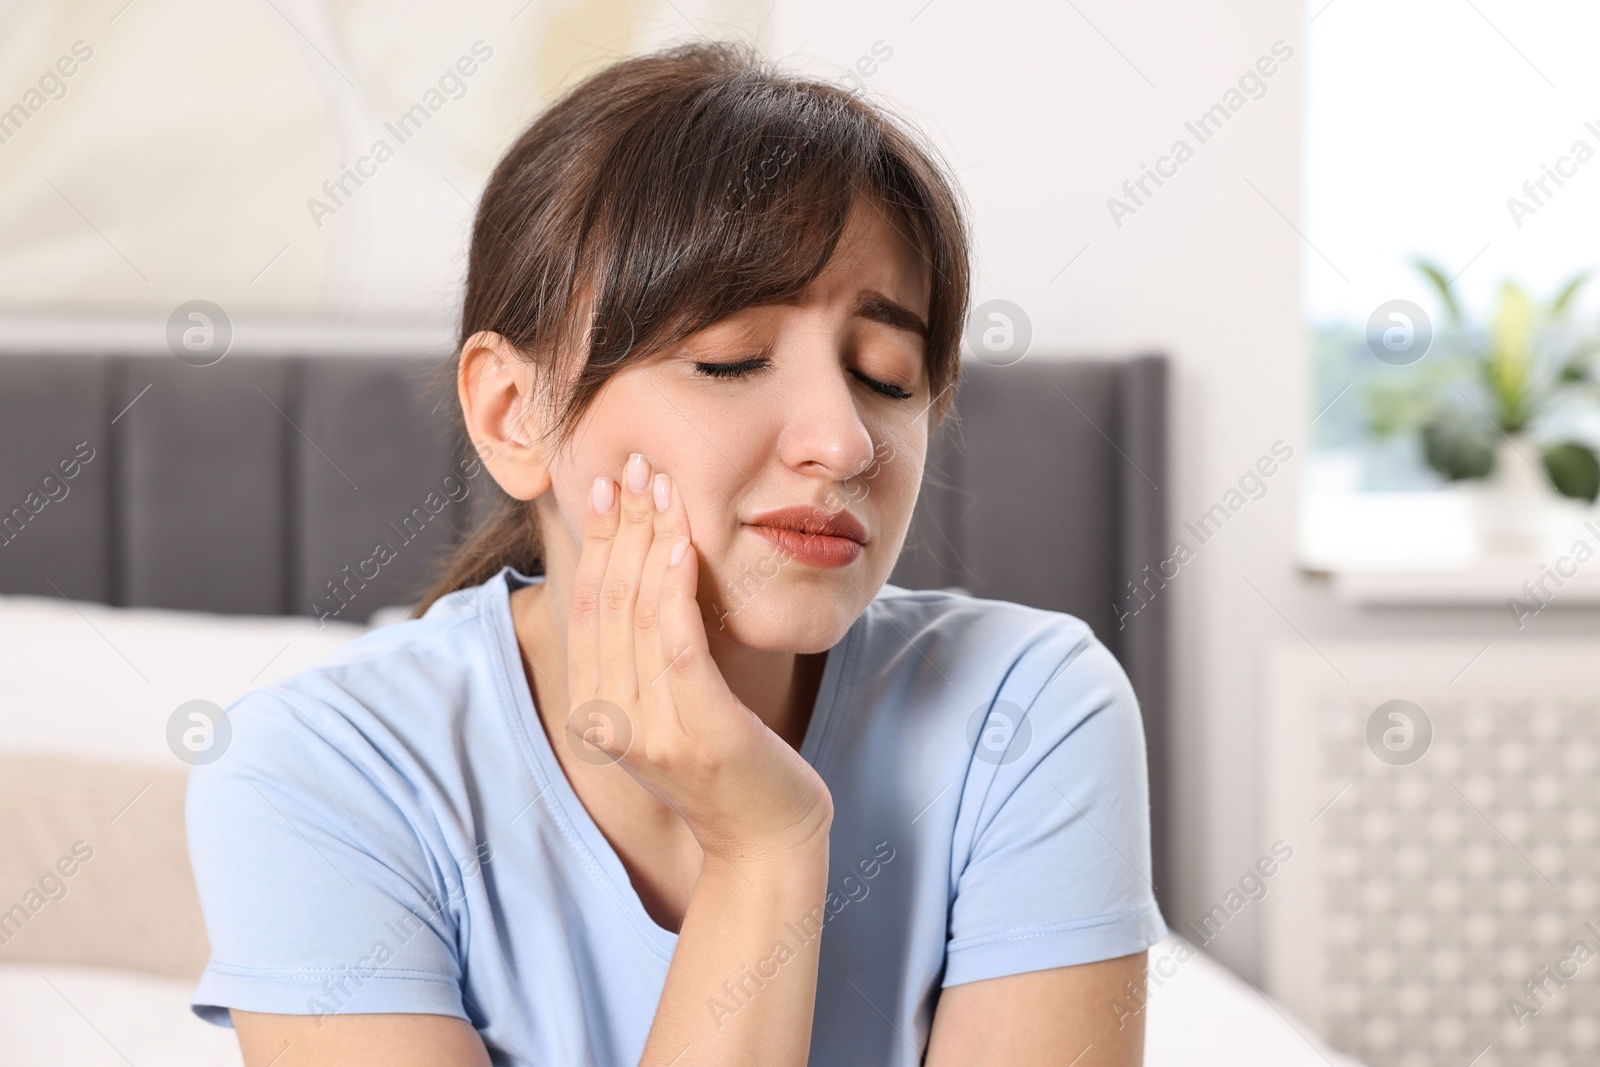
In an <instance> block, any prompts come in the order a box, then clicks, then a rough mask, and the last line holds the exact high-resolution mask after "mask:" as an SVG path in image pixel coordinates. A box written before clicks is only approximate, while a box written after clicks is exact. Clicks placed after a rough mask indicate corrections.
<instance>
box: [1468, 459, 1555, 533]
mask: <svg viewBox="0 0 1600 1067" xmlns="http://www.w3.org/2000/svg"><path fill="white" fill-rule="evenodd" d="M1473 489H1474V493H1475V496H1476V497H1477V499H1476V504H1477V511H1478V529H1479V533H1480V534H1481V536H1482V539H1483V550H1484V552H1486V553H1488V554H1490V555H1498V556H1508V555H1510V556H1536V555H1538V554H1539V547H1540V540H1541V537H1542V534H1543V530H1544V519H1545V514H1546V512H1547V511H1548V510H1549V508H1550V504H1551V501H1552V499H1553V498H1554V497H1555V495H1556V493H1555V491H1554V490H1553V489H1551V487H1550V483H1549V482H1548V481H1547V480H1546V478H1545V472H1544V460H1543V459H1542V458H1540V450H1539V446H1538V445H1537V444H1536V443H1534V442H1533V441H1531V440H1529V439H1528V438H1527V437H1525V436H1523V435H1522V434H1509V435H1505V436H1502V437H1501V438H1500V440H1499V442H1498V443H1497V444H1496V445H1495V450H1494V469H1493V470H1492V471H1490V472H1489V476H1488V477H1487V478H1484V479H1482V480H1481V481H1480V482H1478V483H1477V484H1476V485H1475V486H1474V487H1473Z"/></svg>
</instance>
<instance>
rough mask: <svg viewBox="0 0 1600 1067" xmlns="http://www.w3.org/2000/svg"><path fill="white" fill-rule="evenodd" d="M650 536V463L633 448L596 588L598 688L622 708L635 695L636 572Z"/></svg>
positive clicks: (652, 523) (652, 521) (652, 522)
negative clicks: (600, 580)
mask: <svg viewBox="0 0 1600 1067" xmlns="http://www.w3.org/2000/svg"><path fill="white" fill-rule="evenodd" d="M654 536H655V504H654V503H653V502H652V501H651V498H650V463H649V461H648V460H646V459H645V458H644V456H642V455H640V454H639V453H638V452H635V453H633V454H632V455H631V456H629V457H628V463H627V465H626V466H625V467H624V468H623V477H622V499H621V503H620V505H619V515H618V519H617V534H616V537H615V538H614V539H613V540H612V542H611V553H610V556H609V557H608V558H607V560H606V573H605V577H604V578H603V579H602V585H601V590H600V691H601V693H602V694H603V695H604V696H606V697H608V698H610V699H612V700H615V701H617V702H618V703H620V704H622V706H623V707H631V706H632V705H633V702H634V700H635V699H636V698H637V697H638V695H639V667H638V663H637V661H636V660H635V659H634V653H633V634H634V610H635V607H636V605H637V602H638V598H639V576H640V574H641V573H642V572H643V570H644V558H645V554H646V553H647V552H648V551H649V549H650V541H651V539H652V538H653V537H654Z"/></svg>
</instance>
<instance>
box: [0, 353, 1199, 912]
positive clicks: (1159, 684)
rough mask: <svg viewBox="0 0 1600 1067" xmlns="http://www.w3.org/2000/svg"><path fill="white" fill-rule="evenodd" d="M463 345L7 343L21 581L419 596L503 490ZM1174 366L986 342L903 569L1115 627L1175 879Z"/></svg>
mask: <svg viewBox="0 0 1600 1067" xmlns="http://www.w3.org/2000/svg"><path fill="white" fill-rule="evenodd" d="M440 366H441V360H440V359H419V358H416V357H412V356H384V357H373V356H351V355H315V354H311V355H307V354H285V355H274V356H268V355H252V356H246V355H230V356H228V357H227V358H226V359H223V360H221V361H220V362H218V363H216V364H213V365H211V366H207V367H195V366H191V365H189V364H186V363H183V362H180V361H179V360H177V359H175V358H173V357H171V356H150V355H116V354H88V353H82V354H79V353H60V352H56V353H52V354H49V355H38V356H29V355H15V354H13V355H0V593H30V594H38V595H44V596H56V595H60V596H64V597H68V598H71V599H83V600H92V601H100V602H103V603H107V604H114V605H129V606H142V607H164V608H178V609H189V610H200V611H214V612H226V613H251V614H327V615H334V616H336V617H339V618H341V619H348V620H355V621H360V620H364V619H365V618H366V617H367V616H368V615H369V614H370V613H371V612H372V611H373V610H374V609H376V608H379V607H383V606H387V605H395V604H402V603H406V602H408V601H409V600H411V599H412V598H414V597H415V596H416V595H417V593H418V592H420V590H421V588H422V586H423V584H424V583H425V582H426V581H427V579H428V577H429V576H430V574H431V571H432V568H433V567H434V566H435V565H436V564H437V562H438V561H439V558H440V556H441V553H442V552H443V551H444V549H445V548H446V547H447V546H448V544H449V543H450V542H451V541H452V540H453V539H454V538H456V537H458V536H460V535H461V534H462V533H463V532H465V531H466V530H467V529H468V528H469V527H470V524H471V523H472V522H473V521H474V519H475V517H477V516H479V515H481V514H482V513H483V511H484V508H483V502H484V501H486V500H489V499H491V497H492V494H495V493H497V492H498V490H497V489H496V488H495V487H494V486H493V484H492V482H490V480H489V478H488V476H487V475H486V474H483V473H480V474H478V476H477V477H475V478H472V479H470V480H469V479H465V478H463V477H462V475H461V471H460V469H459V468H458V467H457V463H458V460H459V459H460V454H459V453H458V451H457V447H458V446H457V443H456V442H455V441H454V440H453V439H452V437H451V434H450V433H449V430H448V426H449V421H448V419H447V418H446V417H445V415H446V412H447V411H448V408H447V407H446V405H448V404H451V403H453V402H454V399H453V389H451V388H449V387H448V386H447V387H445V388H440V387H439V385H438V373H437V372H438V371H439V369H440ZM430 382H432V383H433V384H430ZM1166 391H1167V362H1166V360H1165V358H1164V357H1161V356H1142V357H1139V358H1135V359H1129V360H1051V359H1045V358H1041V357H1037V356H1035V357H1034V358H1031V359H1028V360H1025V361H1023V362H1021V363H1018V364H1015V365H1012V366H1009V367H1005V368H996V367H991V366H988V365H985V364H982V363H975V362H971V361H969V362H968V364H967V365H966V367H965V368H964V370H963V376H962V382H961V385H960V387H959V389H958V391H957V397H956V410H957V413H958V415H959V418H958V419H953V420H949V421H947V422H946V424H945V425H944V426H943V427H942V428H941V430H940V431H939V433H938V434H937V436H936V438H935V440H934V441H933V442H932V445H931V448H930V453H929V457H928V464H927V473H926V476H925V479H924V485H923V490H922V494H921V496H920V498H919V500H918V503H917V511H916V514H915V516H914V518H913V521H912V526H911V531H910V534H909V535H908V537H907V540H906V546H905V550H904V552H903V553H902V555H901V558H900V561H899V563H898V564H897V566H896V568H895V571H894V573H893V575H892V576H891V578H890V580H891V581H893V582H895V583H896V584H899V585H903V586H907V587H911V588H932V587H942V586H961V587H964V588H965V589H967V590H969V591H970V592H972V593H973V594H975V595H978V596H985V597H994V598H998V599H1003V600H1013V601H1017V602H1021V603H1027V604H1033V605H1036V606H1039V607H1043V608H1050V609H1054V610H1060V611H1067V612H1071V613H1072V614H1074V615H1077V616H1079V617H1081V618H1083V619H1084V620H1085V621H1087V622H1088V623H1089V624H1090V625H1092V626H1093V627H1094V630H1095V632H1096V633H1097V634H1098V635H1100V637H1101V639H1102V640H1104V641H1105V642H1106V644H1107V645H1108V646H1109V647H1110V648H1111V650H1112V651H1113V652H1114V653H1116V655H1117V657H1118V659H1119V660H1120V661H1121V662H1122V664H1123V666H1124V667H1125V668H1126V670H1127V672H1128V674H1129V677H1130V678H1131V679H1132V681H1133V685H1134V688H1135V690H1136V691H1137V692H1138V695H1139V699H1140V703H1141V705H1142V708H1143V712H1144V717H1145V731H1146V736H1147V738H1148V741H1149V745H1150V766H1151V793H1152V804H1153V811H1154V813H1155V833H1156V836H1155V872H1156V883H1157V887H1158V895H1159V896H1160V897H1161V898H1162V902H1163V904H1166V903H1167V900H1166V892H1165V889H1166V885H1165V883H1166V879H1165V878H1164V877H1163V875H1164V873H1165V872H1167V871H1169V870H1170V869H1171V868H1170V866H1169V863H1170V859H1171V842H1170V840H1169V836H1168V835H1169V834H1170V827H1171V826H1172V825H1173V820H1172V819H1171V818H1170V816H1169V815H1168V803H1169V797H1170V792H1169V774H1168V767H1169V766H1170V761H1169V758H1168V750H1167V741H1168V738H1169V737H1170V736H1171V731H1170V730H1169V729H1168V728H1167V715H1168V708H1169V703H1168V692H1167V684H1168V654H1167V648H1168V638H1167V626H1168V614H1167V607H1168V605H1167V598H1165V597H1161V596H1156V597H1154V598H1153V599H1152V600H1151V601H1150V603H1149V604H1147V605H1146V606H1144V607H1143V608H1142V609H1141V610H1140V611H1139V612H1138V614H1137V616H1135V617H1132V618H1130V619H1128V620H1127V623H1126V625H1125V626H1123V627H1122V628H1120V629H1119V618H1118V612H1117V610H1116V608H1115V607H1114V604H1118V603H1121V604H1127V603H1129V602H1130V598H1129V596H1128V594H1127V592H1126V589H1127V583H1128V582H1129V581H1130V580H1136V578H1137V576H1138V574H1139V571H1140V570H1141V569H1142V568H1143V567H1144V566H1145V565H1146V564H1150V563H1155V562H1156V561H1159V560H1161V559H1163V558H1164V556H1165V551H1164V550H1165V548H1166V545H1165V539H1166V528H1167V523H1166V498H1165V495H1164V494H1163V493H1162V491H1161V486H1163V485H1164V484H1165V482H1166V470H1167V463H1166V456H1167V441H1166V427H1167V418H1166ZM68 472H70V476H69V475H68ZM380 542H381V543H383V544H385V545H387V546H389V547H390V548H391V549H392V550H393V551H392V555H390V554H382V555H378V554H375V552H374V549H375V547H376V546H377V545H378V544H379V543H380ZM374 570H375V571H376V577H372V578H370V579H368V578H363V580H362V582H361V583H360V584H359V585H357V584H355V583H351V582H349V581H347V580H346V579H347V578H348V576H349V575H350V574H351V573H352V572H357V573H359V574H362V575H371V574H373V572H374ZM336 584H337V585H339V586H340V588H342V589H343V590H345V591H346V592H345V595H344V596H343V597H336V596H335V595H334V593H333V592H332V589H333V586H334V585H336ZM350 590H354V593H351V592H349V591H350Z"/></svg>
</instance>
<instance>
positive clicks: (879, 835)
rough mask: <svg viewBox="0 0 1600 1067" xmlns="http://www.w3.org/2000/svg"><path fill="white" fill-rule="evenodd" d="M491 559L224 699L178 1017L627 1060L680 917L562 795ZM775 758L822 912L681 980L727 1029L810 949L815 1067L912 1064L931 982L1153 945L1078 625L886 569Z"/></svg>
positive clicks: (1109, 722)
mask: <svg viewBox="0 0 1600 1067" xmlns="http://www.w3.org/2000/svg"><path fill="white" fill-rule="evenodd" d="M539 580H542V579H539V578H534V579H530V578H528V577H527V576H525V575H521V574H519V573H517V572H516V571H514V570H512V569H511V568H509V567H508V568H506V569H505V570H503V571H502V572H501V573H500V574H499V575H497V576H496V577H495V578H493V579H491V580H489V581H488V582H486V583H484V584H483V585H480V586H474V587H471V588H467V589H462V590H460V591H458V592H456V593H453V594H451V595H449V596H447V597H444V598H443V599H441V600H439V601H438V602H436V603H435V604H434V605H433V607H432V608H431V609H430V610H429V611H428V612H427V614H426V615H425V616H424V617H423V618H421V619H417V620H412V621H408V622H403V623H399V624H395V625H392V626H388V627H384V628H382V629H379V630H375V631H373V632H372V633H369V634H366V635H364V636H362V637H361V638H359V639H357V640H356V641H353V642H352V643H350V644H349V645H347V646H346V647H345V648H343V649H341V650H340V651H339V652H338V653H336V654H335V655H334V656H333V657H331V658H330V659H328V660H325V661H324V662H322V663H321V664H319V665H318V666H316V667H314V668H312V669H310V670H307V671H304V672H302V673H300V674H298V675H295V676H293V677H291V678H289V679H287V680H285V681H283V682H281V683H279V684H277V685H275V686H272V687H270V688H266V689H261V690H257V691H255V692H252V693H250V694H248V695H247V696H245V697H243V698H242V699H240V700H239V701H238V702H236V703H235V704H234V705H233V706H232V707H231V708H230V709H229V710H228V718H229V720H230V723H231V726H232V740H231V742H230V745H229V748H228V749H227V750H226V751H225V753H224V754H223V756H222V757H221V758H220V759H218V760H217V761H216V762H214V763H211V764H209V765H206V766H200V767H196V768H195V769H194V770H193V772H192V773H191V776H190V780H189V792H188V803H187V818H188V831H189V847H190V854H191V856H192V859H193V863H194V872H195V879H196V882H197V884H198V886H199V891H200V900H201V904H202V905H203V908H204V912H205V919H206V928H207V930H208V932H209V934H210V938H211V950H212V958H211V962H210V965H209V966H208V967H207V968H206V971H205V973H204V975H203V976H202V977H201V979H200V984H199V987H198V988H197V989H196V991H195V994H194V997H193V1006H194V1010H195V1011H196V1012H197V1013H198V1014H199V1015H200V1016H201V1017H202V1018H205V1019H207V1020H210V1021H212V1022H216V1023H221V1024H224V1025H226V1024H227V1023H228V1015H227V1011H226V1009H227V1008H230V1007H232V1008H240V1009H243V1010H247V1011H256V1012H278V1013H286V1014H296V1015H303V1014H312V1015H325V1014H331V1013H341V1012H347V1013H364V1012H424V1013H432V1014H439V1015H453V1016H457V1017H460V1018H464V1019H466V1020H468V1021H469V1022H470V1023H471V1024H472V1025H473V1026H474V1027H476V1028H477V1030H478V1032H479V1033H480V1034H481V1035H482V1036H483V1040H484V1042H485V1044H486V1045H487V1046H488V1049H489V1051H490V1055H491V1059H492V1060H493V1062H494V1063H496V1064H511V1065H522V1067H545V1065H549V1064H562V1065H564V1067H566V1065H573V1067H576V1065H587V1064H594V1065H603V1067H620V1065H631V1064H636V1063H637V1062H638V1059H639V1056H640V1054H641V1053H642V1051H643V1049H644V1043H645V1038H646V1035H647V1034H648V1033H649V1031H650V1024H651V1021H652V1020H653V1018H654V1016H655V1010H656V1005H657V1003H658V1002H659V1000H660V996H661V991H662V988H663V986H664V983H665V980H666V975H667V965H668V963H669V961H670V960H671V957H672V951H673V946H674V945H675V944H676V943H677V940H678V935H677V934H674V933H672V932H671V931H668V930H666V929H664V928H662V927H661V926H659V925H657V923H656V922H655V921H654V920H652V919H651V918H650V916H649V914H648V913H647V912H646V911H645V909H644V906H643V905H642V904H641V902H640V900H639V897H638V894H637V893H636V892H635V891H634V889H633V885H632V883H631V881H630V880H629V878H628V875H627V872H626V870H625V868H624V867H623V865H622V862H621V860H620V859H618V857H617V854H616V852H615V851H614V850H613V849H612V848H611V846H610V844H609V843H608V842H607V841H606V839H605V837H604V836H603V835H602V834H601V833H600V831H599V828H598V827H597V826H596V825H595V823H594V821H593V820H592V819H591V818H590V817H589V814H588V812H587V811H586V810H585V809H584V807H583V805H582V804H581V803H580V802H579V800H578V797H577V794H576V793H575V792H574V791H573V789H572V786H571V783H570V782H569V781H568V780H567V778H566V775H565V774H564V772H563V771H562V770H561V768H560V764H559V763H558V762H557V759H556V756H555V753H554V752H553V751H552V749H551V748H550V742H549V739H548V737H547V735H546V734H545V732H544V729H543V728H542V726H541V723H540V720H539V717H538V713H537V712H536V711H535V710H534V705H533V701H532V698H531V696H530V694H529V690H528V685H527V681H526V677H525V676H524V674H523V668H522V662H521V659H520V658H519V655H518V649H517V642H516V636H515V631H514V629H513V627H512V622H511V614H510V608H509V602H508V601H509V595H510V591H511V590H512V589H513V588H516V587H519V586H520V585H523V584H526V583H527V582H529V581H539ZM800 754H801V756H802V757H804V758H805V759H806V760H807V762H809V763H810V764H811V765H812V766H813V767H814V768H816V770H817V772H818V773H819V774H820V775H821V776H822V778H823V780H824V781H825V782H826V783H827V785H828V788H829V790H830V792H831V793H832V797H833V804H834V819H833V826H832V833H831V837H830V843H829V871H828V896H827V899H826V903H825V905H824V917H823V919H822V921H821V923H820V927H819V924H818V923H816V922H809V923H808V922H807V917H806V916H803V915H797V916H795V919H794V921H792V922H791V923H789V924H788V926H787V930H788V933H787V934H786V935H785V937H784V938H783V943H782V944H775V945H774V948H773V951H772V952H771V953H769V954H768V955H767V956H765V957H762V958H759V959H752V960H751V961H750V963H749V965H748V966H747V967H746V968H743V969H742V971H741V973H740V974H730V975H729V976H728V981H727V982H726V983H725V984H724V985H723V987H722V988H720V989H707V990H706V1001H707V1004H706V1010H707V1012H708V1013H710V1014H711V1015H712V1017H714V1018H722V1017H727V1016H728V1015H729V1014H731V1013H733V1012H735V1011H737V1010H738V1009H739V1008H740V1007H741V1006H742V1005H743V1004H745V1003H747V1002H749V1001H750V1000H752V999H753V998H755V997H759V996H760V995H761V990H762V988H763V987H764V986H765V985H766V983H767V982H769V981H781V980H782V972H783V968H784V966H785V965H786V964H787V962H788V961H789V957H790V954H791V952H792V951H793V950H794V949H795V948H796V947H797V946H798V945H799V944H800V943H802V942H804V941H808V940H809V939H811V938H814V937H819V936H820V937H821V938H822V946H821V955H820V961H819V964H818V967H819V972H818V983H817V986H818V988H817V1001H816V1012H815V1019H814V1025H813V1031H812V1040H811V1057H810V1063H812V1064H817V1065H826V1067H840V1065H850V1064H872V1065H873V1067H885V1065H892V1064H907V1065H915V1064H917V1063H918V1062H919V1060H920V1058H921V1056H922V1053H923V1051H924V1050H925V1048H926V1045H927V1040H928V1033H929V1030H930V1026H931V1024H932V1020H933V1012H934V1008H935V1005H936V1003H937V1000H938V996H939V992H940V989H941V988H942V987H943V986H948V985H955V984H957V983H961V982H971V981H975V980H978V979H984V978H993V977H997V976H1001V975H1009V974H1016V973H1019V972H1023V971H1032V970H1039V969H1042V968H1047V967H1060V966H1065V965H1068V964H1077V963H1086V962H1090V961H1093V960H1102V959H1110V958H1113V957H1116V956H1124V955H1127V954H1129V953H1133V952H1138V951H1140V950H1142V949H1145V948H1147V947H1149V946H1150V945H1152V944H1154V943H1155V942H1156V941H1158V940H1160V939H1161V938H1162V937H1163V936H1164V935H1165V933H1166V926H1165V924H1164V923H1163V921H1162V918H1161V915H1160V912H1159V911H1158V910H1157V907H1156V903H1155V900H1154V896H1153V893H1152V889H1151V884H1150V880H1149V870H1150V859H1149V856H1150V848H1149V800H1148V781H1147V777H1146V767H1145V750H1144V733H1143V728H1142V725H1141V722H1140V716H1139V708H1138V704H1137V702H1136V698H1135V697H1134V694H1133V691H1132V689H1131V688H1130V686H1129V684H1128V680H1127V676H1126V675H1125V674H1124V673H1123V670H1122V668H1121V667H1120V666H1119V665H1118V663H1117V661H1116V660H1115V659H1114V658H1113V657H1112V655H1111V653H1110V652H1109V651H1108V650H1107V649H1106V647H1105V646H1104V645H1103V644H1101V643H1100V641H1099V640H1098V639H1097V638H1096V637H1095V636H1094V635H1093V634H1092V633H1091V632H1090V629H1089V627H1088V626H1087V625H1086V624H1085V623H1084V622H1082V621H1081V620H1079V619H1077V618H1074V617H1073V616H1070V615H1065V614H1062V613H1059V612H1050V611H1042V610H1039V609H1036V608H1030V607H1024V606H1021V605H1018V604H1012V603H1007V602H1004V601H996V600H984V599H979V598H975V597H971V596H966V595H963V594H961V593H959V592H947V591H937V592H923V591H911V590H907V589H904V588H901V587H899V586H895V585H885V586H883V588H882V589H881V590H880V591H879V593H878V595H877V596H876V597H875V598H874V600H873V601H872V603H871V604H870V605H869V606H868V607H867V609H866V610H865V611H864V612H863V613H862V614H861V616H860V617H858V618H857V619H856V620H855V622H853V623H852V624H851V626H850V629H849V631H848V632H847V633H846V634H845V636H844V637H843V638H842V639H841V640H840V642H839V643H838V644H837V645H835V646H834V647H833V648H832V649H831V650H830V651H829V652H828V656H827V661H826V664H825V667H824V671H823V675H822V682H821V686H820V688H819V690H818V693H817V699H816V706H815V710H814V712H813V714H812V717H811V720H810V724H809V726H808V728H807V730H806V734H805V740H804V743H803V744H802V746H801V748H800Z"/></svg>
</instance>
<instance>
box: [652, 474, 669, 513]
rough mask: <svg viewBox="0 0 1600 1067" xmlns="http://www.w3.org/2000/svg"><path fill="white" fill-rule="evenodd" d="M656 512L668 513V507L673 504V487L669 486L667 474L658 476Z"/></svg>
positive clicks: (656, 483)
mask: <svg viewBox="0 0 1600 1067" xmlns="http://www.w3.org/2000/svg"><path fill="white" fill-rule="evenodd" d="M655 486H656V510H657V511H666V510H667V505H668V504H670V503H672V487H671V486H670V485H668V484H667V476H666V475H665V474H658V475H656V480H655Z"/></svg>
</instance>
